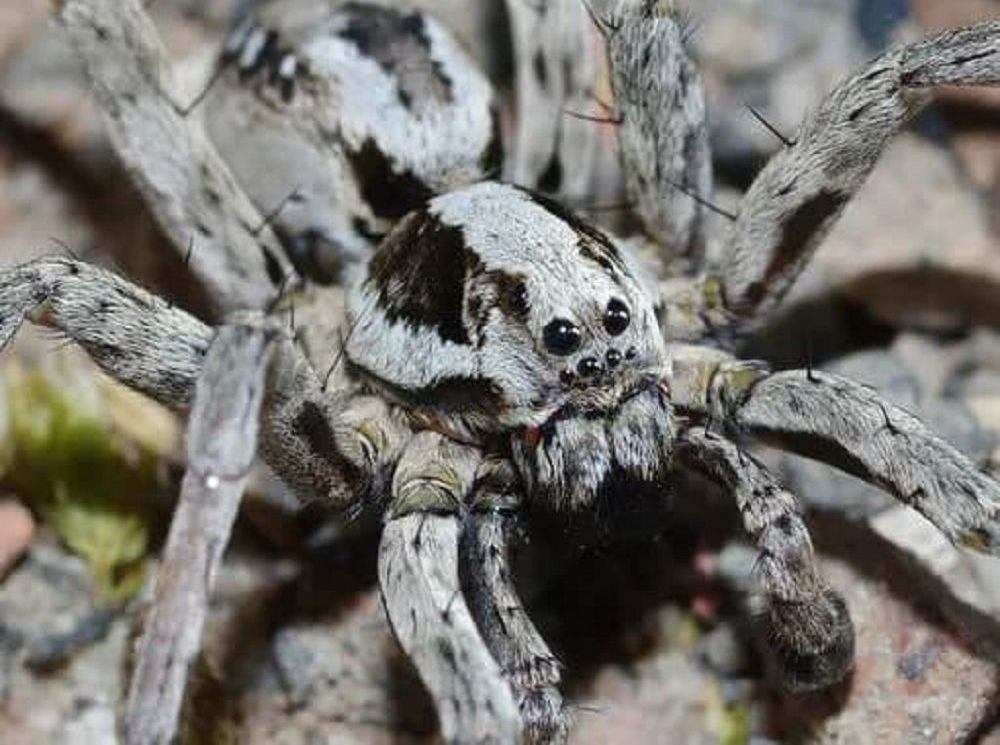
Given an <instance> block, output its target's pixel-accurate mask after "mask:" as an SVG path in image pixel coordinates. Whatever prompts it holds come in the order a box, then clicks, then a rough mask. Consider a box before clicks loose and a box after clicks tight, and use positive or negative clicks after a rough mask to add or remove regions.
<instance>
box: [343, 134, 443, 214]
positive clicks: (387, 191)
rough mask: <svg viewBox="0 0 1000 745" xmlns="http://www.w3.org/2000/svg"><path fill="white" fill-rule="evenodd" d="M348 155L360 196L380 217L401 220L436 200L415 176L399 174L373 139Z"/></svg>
mask: <svg viewBox="0 0 1000 745" xmlns="http://www.w3.org/2000/svg"><path fill="white" fill-rule="evenodd" d="M346 155H347V161H348V163H350V165H351V170H352V171H354V177H355V179H357V182H358V187H359V189H360V190H361V195H362V196H363V197H364V199H365V201H366V202H367V203H368V204H369V205H370V206H371V208H372V212H374V213H375V214H376V215H377V216H378V217H381V218H384V219H387V220H398V219H399V218H401V217H402V216H403V215H405V214H406V213H407V212H409V211H410V210H413V209H416V208H417V207H421V206H423V205H424V203H426V202H427V200H429V199H430V198H431V197H432V196H434V192H433V191H432V190H431V188H430V187H429V186H428V185H427V184H425V183H424V182H423V181H421V180H420V178H419V177H417V176H416V175H415V174H413V173H411V172H410V171H403V172H401V173H397V172H396V171H395V170H394V169H393V167H392V166H393V164H392V161H391V160H390V159H389V157H388V156H387V155H386V154H385V153H383V152H382V151H381V150H380V149H379V147H378V145H377V144H376V143H375V141H374V140H372V139H371V138H368V139H366V140H365V141H364V143H362V145H361V148H360V149H358V150H347V151H346Z"/></svg>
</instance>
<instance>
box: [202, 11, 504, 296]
mask: <svg viewBox="0 0 1000 745" xmlns="http://www.w3.org/2000/svg"><path fill="white" fill-rule="evenodd" d="M221 64H222V65H223V69H224V72H225V74H224V75H223V76H222V79H221V80H220V81H219V83H218V84H217V85H216V86H215V87H214V88H213V90H212V91H211V94H210V96H209V97H208V100H207V104H206V108H207V124H208V129H209V132H210V134H211V136H212V139H213V140H214V142H215V144H216V146H217V147H218V148H219V150H220V151H221V152H222V154H223V156H224V157H225V159H226V160H227V162H228V163H229V165H230V167H231V168H232V169H233V171H234V172H235V174H236V176H237V178H238V179H239V181H240V184H241V186H242V187H243V188H244V189H245V190H246V191H247V193H248V194H249V195H250V197H251V198H252V199H253V201H254V202H255V203H256V204H257V207H258V208H259V209H260V210H261V212H262V213H264V214H266V215H268V216H269V220H270V221H271V223H272V224H273V225H274V227H275V228H276V230H278V232H279V233H280V234H281V236H282V238H283V241H284V243H285V245H286V247H287V250H288V252H289V255H290V258H291V259H292V260H293V262H294V263H295V265H296V267H297V268H298V269H299V271H300V272H301V273H303V274H305V275H307V276H309V277H310V278H312V279H314V280H320V281H330V280H332V279H335V278H336V277H337V275H338V274H339V272H340V269H341V267H342V265H343V264H345V263H351V262H354V261H358V260H361V259H363V258H365V257H367V256H368V255H369V254H370V252H371V250H372V248H373V247H374V246H375V245H376V244H377V242H378V240H379V239H380V238H381V237H382V236H383V235H385V233H386V232H388V230H389V229H390V228H391V227H392V225H393V224H394V222H395V221H396V220H398V219H399V218H401V217H402V216H403V215H405V214H406V213H407V212H409V211H410V210H412V209H415V208H417V207H418V206H420V205H422V204H423V203H424V202H425V201H426V200H427V199H429V198H430V197H432V196H433V195H434V194H437V193H440V192H444V191H447V190H450V189H453V188H456V187H458V186H461V185H462V184H468V183H472V182H474V181H477V180H479V179H481V178H484V177H487V176H488V175H489V174H491V173H492V172H494V171H495V170H496V169H497V168H498V167H499V164H500V158H501V156H502V144H501V140H500V132H499V124H498V118H497V113H496V111H495V108H494V100H493V92H492V89H491V86H490V84H489V81H488V80H487V79H486V78H485V76H484V75H483V74H482V73H481V72H480V70H479V69H478V67H477V66H476V65H475V63H474V62H473V60H472V59H471V58H469V57H468V55H467V54H466V53H465V52H464V50H462V48H461V47H460V46H459V44H458V43H457V42H456V40H455V39H454V38H453V37H452V35H451V33H450V32H449V31H447V30H446V29H445V28H444V27H443V26H442V25H440V24H439V23H437V22H436V21H435V20H433V19H432V18H431V17H429V16H427V15H426V14H424V13H422V12H419V11H404V10H401V9H399V8H394V7H389V6H382V5H376V4H363V3H343V4H336V5H335V6H334V7H330V4H328V3H325V2H318V1H317V2H314V3H305V4H303V3H301V2H294V3H291V4H289V3H287V2H277V3H271V4H269V5H268V6H266V8H265V9H264V10H263V11H261V13H260V15H259V16H258V17H257V18H255V19H254V20H253V21H249V22H247V23H245V24H243V25H241V26H240V27H239V28H238V29H237V30H236V31H234V32H233V34H232V36H231V37H230V40H229V42H228V43H227V46H226V50H225V51H224V54H223V61H222V63H221Z"/></svg>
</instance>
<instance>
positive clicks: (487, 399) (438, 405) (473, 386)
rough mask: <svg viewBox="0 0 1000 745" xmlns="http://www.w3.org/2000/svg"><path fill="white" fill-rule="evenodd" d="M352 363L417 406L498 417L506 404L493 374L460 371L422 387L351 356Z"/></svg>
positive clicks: (392, 393)
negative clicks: (374, 369)
mask: <svg viewBox="0 0 1000 745" xmlns="http://www.w3.org/2000/svg"><path fill="white" fill-rule="evenodd" d="M348 367H349V368H350V370H351V371H352V372H353V373H354V374H357V375H359V376H360V377H362V378H365V379H367V380H368V381H369V383H370V384H372V385H373V386H374V387H376V388H378V389H380V390H382V391H383V392H384V393H385V394H386V395H388V396H389V397H390V398H391V399H393V400H395V401H398V402H399V403H400V404H402V405H404V406H408V407H411V408H414V409H421V410H424V411H429V412H437V413H446V414H458V415H466V414H480V415H483V416H485V417H488V418H491V419H495V418H496V417H498V416H499V415H500V414H502V413H503V411H504V409H505V408H506V404H505V403H504V396H503V391H502V389H501V388H500V386H499V385H498V384H497V383H495V382H494V381H493V380H491V379H489V378H485V377H481V378H470V377H463V376H458V375H456V376H451V377H446V378H439V379H438V380H436V381H435V382H434V383H432V384H431V385H428V386H423V387H421V388H406V387H404V386H401V385H398V384H396V383H393V382H391V381H389V380H386V379H385V378H382V377H380V376H379V375H376V374H375V373H373V372H371V371H370V370H367V369H365V368H362V367H360V366H358V365H356V364H354V363H352V362H351V361H350V360H348Z"/></svg>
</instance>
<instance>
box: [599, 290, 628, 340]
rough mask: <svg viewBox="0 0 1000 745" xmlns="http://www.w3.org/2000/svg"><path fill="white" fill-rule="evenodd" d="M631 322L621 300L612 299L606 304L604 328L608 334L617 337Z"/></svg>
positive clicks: (625, 306) (626, 307)
mask: <svg viewBox="0 0 1000 745" xmlns="http://www.w3.org/2000/svg"><path fill="white" fill-rule="evenodd" d="M631 320H632V317H631V315H629V312H628V306H627V305H625V303H623V302H622V301H621V300H618V299H613V300H612V301H611V302H609V303H608V308H607V310H605V311H604V328H605V329H606V330H607V332H608V333H609V334H611V335H612V336H618V335H619V334H621V333H622V332H624V331H625V329H627V328H628V324H629V322H630V321H631Z"/></svg>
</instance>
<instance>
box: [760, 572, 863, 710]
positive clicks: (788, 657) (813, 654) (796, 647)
mask: <svg viewBox="0 0 1000 745" xmlns="http://www.w3.org/2000/svg"><path fill="white" fill-rule="evenodd" d="M767 645H768V653H769V654H768V664H769V665H770V666H771V668H772V670H773V672H774V673H775V674H776V675H777V677H778V678H779V679H780V680H781V682H782V683H783V685H784V686H785V687H786V688H787V689H788V690H790V691H793V692H796V693H804V692H808V691H818V690H822V689H824V688H829V687H830V686H833V685H836V684H837V683H840V682H841V681H843V680H844V679H845V678H846V677H847V676H848V674H849V673H850V672H851V669H852V668H853V667H854V626H853V625H852V623H851V616H850V613H849V612H848V610H847V605H846V604H845V603H844V599H843V598H842V597H841V596H840V595H839V594H838V593H837V592H835V591H833V590H826V591H825V592H823V594H822V595H821V596H820V599H819V600H818V601H817V602H815V603H812V604H810V605H801V606H798V607H796V606H791V607H782V605H781V604H778V603H772V605H771V612H770V623H769V625H768V634H767Z"/></svg>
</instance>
